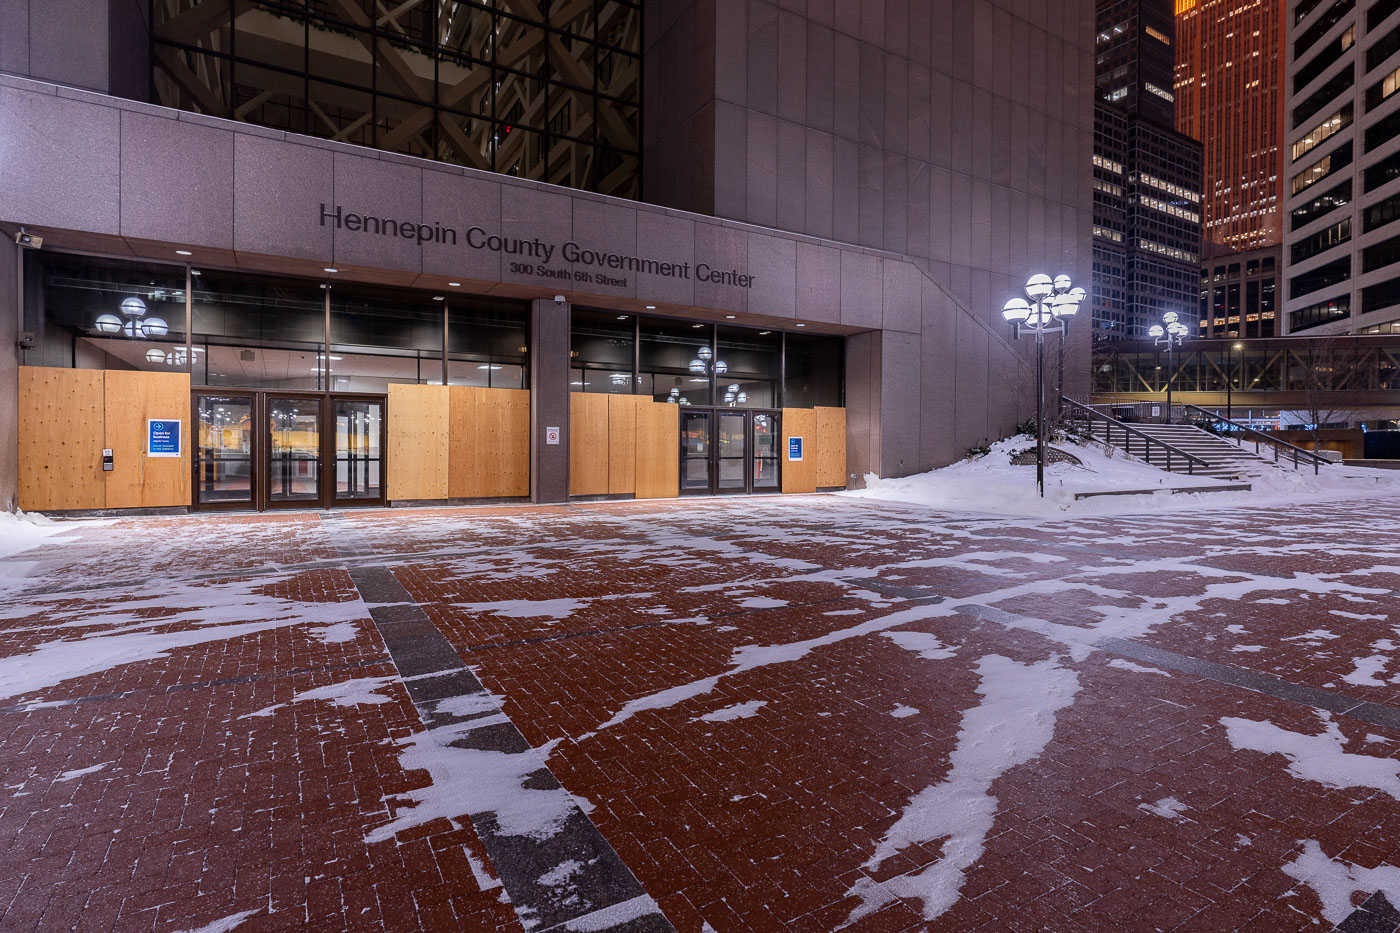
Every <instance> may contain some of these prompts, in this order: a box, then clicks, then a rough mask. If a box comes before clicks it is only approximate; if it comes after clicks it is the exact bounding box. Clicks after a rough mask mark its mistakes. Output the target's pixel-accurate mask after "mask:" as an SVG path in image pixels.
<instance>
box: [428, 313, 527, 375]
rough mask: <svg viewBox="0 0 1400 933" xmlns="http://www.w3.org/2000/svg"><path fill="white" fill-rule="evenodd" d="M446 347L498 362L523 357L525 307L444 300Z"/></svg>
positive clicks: (508, 361) (522, 360)
mask: <svg viewBox="0 0 1400 933" xmlns="http://www.w3.org/2000/svg"><path fill="white" fill-rule="evenodd" d="M447 305H448V308H447V349H448V350H449V351H451V352H452V353H454V354H464V355H471V356H474V357H480V358H481V359H482V360H483V361H486V360H488V359H490V360H494V361H496V362H501V363H516V364H521V363H523V362H524V360H525V355H526V341H525V310H524V308H522V307H521V306H520V305H519V304H517V303H515V302H504V301H502V302H491V301H487V300H483V299H474V300H473V301H472V303H471V304H470V305H458V304H457V302H456V300H453V299H449V300H448V302H447Z"/></svg>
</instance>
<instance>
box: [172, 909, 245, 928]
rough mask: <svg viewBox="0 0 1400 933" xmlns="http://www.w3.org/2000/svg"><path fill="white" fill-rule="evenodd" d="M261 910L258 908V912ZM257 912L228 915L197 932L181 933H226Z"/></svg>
mask: <svg viewBox="0 0 1400 933" xmlns="http://www.w3.org/2000/svg"><path fill="white" fill-rule="evenodd" d="M261 909H262V908H258V910H261ZM258 910H245V911H243V912H242V913H237V914H230V915H229V916H227V917H220V918H219V919H218V920H215V921H214V922H213V923H210V924H207V925H206V926H202V927H200V928H199V929H197V930H185V931H183V933H228V931H229V930H232V929H233V928H234V927H237V926H240V925H241V924H242V923H243V921H244V920H247V919H248V918H249V917H251V916H253V914H255V913H257V912H258Z"/></svg>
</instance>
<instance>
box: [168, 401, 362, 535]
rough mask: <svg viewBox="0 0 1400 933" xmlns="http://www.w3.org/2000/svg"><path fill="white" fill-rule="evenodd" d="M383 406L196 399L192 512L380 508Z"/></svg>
mask: <svg viewBox="0 0 1400 933" xmlns="http://www.w3.org/2000/svg"><path fill="white" fill-rule="evenodd" d="M384 406H385V400H384V398H383V397H382V396H344V395H325V394H298V393H281V394H279V393H274V392H220V393H214V392H208V393H198V394H196V395H195V398H194V422H195V424H197V425H198V426H199V443H198V446H197V448H196V451H195V457H194V458H193V459H194V471H195V475H194V490H195V494H194V505H195V507H196V508H200V509H218V508H225V509H228V508H234V509H258V510H262V509H274V508H296V507H301V508H331V507H336V506H346V505H382V504H383V503H384V470H383V466H384V462H383V454H382V451H383V443H384Z"/></svg>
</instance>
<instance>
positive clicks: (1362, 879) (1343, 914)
mask: <svg viewBox="0 0 1400 933" xmlns="http://www.w3.org/2000/svg"><path fill="white" fill-rule="evenodd" d="M1301 841H1302V843H1303V852H1302V854H1301V855H1299V856H1298V857H1297V858H1296V859H1294V860H1293V861H1292V862H1289V863H1288V864H1287V865H1284V866H1283V872H1284V874H1286V875H1289V876H1290V877H1293V878H1296V879H1298V880H1299V881H1301V882H1302V883H1303V884H1305V885H1307V886H1308V887H1310V888H1312V890H1313V893H1315V894H1316V895H1317V898H1318V900H1320V901H1322V916H1323V917H1324V918H1325V919H1326V920H1327V922H1328V923H1331V924H1339V923H1341V922H1342V921H1344V920H1346V918H1347V917H1349V916H1351V913H1352V911H1353V910H1355V907H1354V906H1353V905H1352V896H1353V895H1355V894H1361V895H1363V896H1366V897H1369V896H1370V895H1372V894H1374V893H1375V892H1377V891H1380V892H1381V893H1382V894H1384V895H1385V896H1386V900H1388V901H1390V902H1391V903H1392V904H1400V868H1396V867H1395V866H1393V865H1380V866H1378V867H1376V868H1365V867H1363V866H1361V865H1357V864H1355V863H1353V862H1343V861H1340V860H1336V859H1330V858H1328V857H1327V855H1326V853H1324V852H1323V851H1322V846H1320V845H1318V843H1317V841H1316V840H1314V839H1304V840H1301Z"/></svg>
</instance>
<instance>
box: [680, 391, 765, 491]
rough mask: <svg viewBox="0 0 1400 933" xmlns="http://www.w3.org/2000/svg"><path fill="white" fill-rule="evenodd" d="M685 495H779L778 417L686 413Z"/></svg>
mask: <svg viewBox="0 0 1400 933" xmlns="http://www.w3.org/2000/svg"><path fill="white" fill-rule="evenodd" d="M680 416H681V463H680V467H681V482H680V488H681V494H682V495H685V494H688V493H689V494H704V495H713V494H716V493H730V494H737V493H755V492H778V491H779V490H780V488H781V486H780V479H779V475H778V470H779V459H778V446H779V443H780V441H781V433H780V431H779V427H778V414H777V412H771V411H737V410H734V409H725V408H719V409H691V408H683V409H681V412H680Z"/></svg>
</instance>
